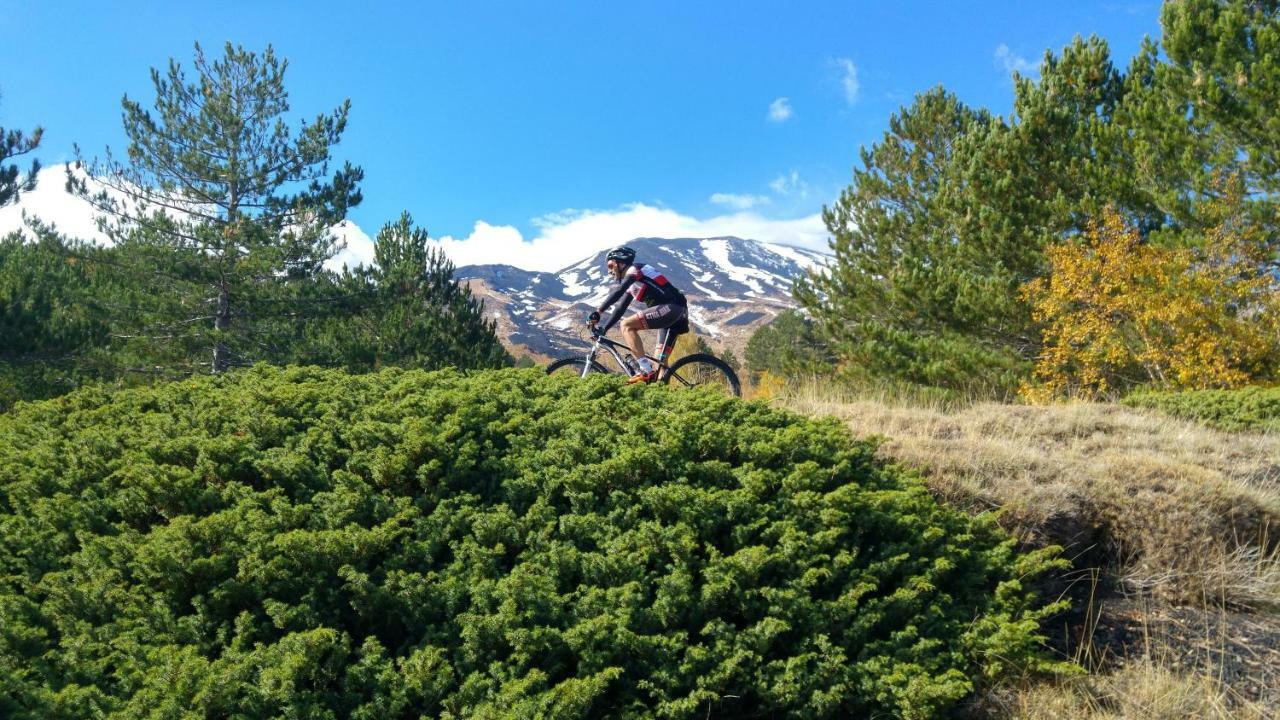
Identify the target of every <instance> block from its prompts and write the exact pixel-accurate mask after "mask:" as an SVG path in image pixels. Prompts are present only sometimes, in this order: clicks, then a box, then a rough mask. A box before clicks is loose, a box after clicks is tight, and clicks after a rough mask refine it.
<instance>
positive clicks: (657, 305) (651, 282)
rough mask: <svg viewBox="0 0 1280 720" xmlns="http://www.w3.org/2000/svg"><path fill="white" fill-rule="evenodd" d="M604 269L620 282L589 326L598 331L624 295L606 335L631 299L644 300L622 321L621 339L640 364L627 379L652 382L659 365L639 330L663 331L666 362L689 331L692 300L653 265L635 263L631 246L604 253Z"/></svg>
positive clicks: (661, 339) (660, 353)
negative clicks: (642, 306)
mask: <svg viewBox="0 0 1280 720" xmlns="http://www.w3.org/2000/svg"><path fill="white" fill-rule="evenodd" d="M605 268H606V269H607V270H608V271H609V274H610V275H612V276H613V279H614V280H616V281H617V282H618V286H617V287H616V288H614V290H613V292H611V293H609V297H608V298H606V299H605V301H604V304H603V305H601V306H600V307H599V308H598V309H596V310H594V311H592V313H591V314H590V315H588V316H587V325H588V326H590V327H591V329H592V330H595V328H596V325H597V324H598V323H599V322H600V315H601V314H602V313H605V312H607V311H608V310H609V306H611V305H613V304H614V303H615V302H617V301H618V300H619V299H620V298H622V304H621V305H619V306H618V309H617V311H615V312H614V313H613V314H612V315H610V316H609V322H608V323H606V324H605V326H604V329H603V330H601V331H600V334H601V335H603V334H605V333H607V332H609V328H612V327H613V326H614V325H615V324H617V322H618V319H619V318H621V317H622V316H623V314H624V313H625V312H626V311H627V306H628V305H630V304H631V301H632V299H635V300H638V301H640V302H642V303H644V304H645V306H646V307H645V309H644V310H642V311H641V312H638V313H636V314H634V315H632V316H631V317H629V318H627V319H626V320H623V321H622V338H623V339H624V340H625V341H626V343H627V347H629V348H631V353H632V354H633V355H635V357H636V361H637V362H638V363H639V367H638V368H636V369H635V370H633V372H634V374H633V375H632V376H631V379H630V380H628V381H627V382H628V383H638V382H652V381H654V380H655V379H657V377H658V367H657V366H655V365H654V364H653V361H652V360H650V359H649V358H648V357H646V356H645V354H644V341H643V340H641V338H640V331H641V330H659V329H660V330H662V333H661V334H660V335H659V337H658V350H657V353H658V362H659V363H666V361H667V358H668V357H670V356H671V351H672V350H673V349H674V348H675V345H676V338H677V337H679V336H680V335H683V334H684V333H687V332H689V303H688V301H687V300H685V297H684V293H682V292H680V291H679V290H678V289H676V286H675V285H672V284H671V281H670V280H668V279H667V278H666V276H664V275H663V274H662V273H661V272H659V271H658V270H657V269H655V268H654V267H653V266H651V265H645V264H644V263H638V262H636V251H635V250H632V249H631V248H629V247H625V246H624V247H616V248H614V249H612V250H610V251H609V253H608V254H607V255H605ZM624 295H625V296H626V297H625V298H623V296H624Z"/></svg>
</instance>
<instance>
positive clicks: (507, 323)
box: [456, 237, 827, 358]
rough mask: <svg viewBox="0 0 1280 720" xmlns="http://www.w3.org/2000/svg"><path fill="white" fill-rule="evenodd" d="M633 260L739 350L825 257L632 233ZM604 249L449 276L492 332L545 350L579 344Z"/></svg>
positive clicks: (604, 287)
mask: <svg viewBox="0 0 1280 720" xmlns="http://www.w3.org/2000/svg"><path fill="white" fill-rule="evenodd" d="M628 245H629V246H631V247H632V248H634V249H635V250H636V259H637V262H642V263H647V264H651V265H655V266H657V267H659V268H660V269H661V270H662V271H663V273H664V274H665V275H666V276H667V277H668V278H670V280H671V282H672V283H674V284H675V286H676V287H678V288H680V289H681V291H682V292H684V294H685V296H686V297H687V298H688V299H689V315H690V320H691V322H692V324H693V327H694V331H695V332H696V333H698V334H699V335H701V336H703V337H705V338H706V339H707V340H708V341H709V342H710V343H711V344H712V346H713V347H716V348H717V349H722V348H726V347H727V348H730V349H732V350H733V351H734V352H735V353H736V354H738V355H739V357H741V353H742V350H743V348H744V347H745V346H746V342H747V340H748V339H750V337H751V334H752V333H753V332H755V330H756V329H757V328H758V327H760V326H761V325H763V324H765V323H767V322H769V321H770V320H772V319H773V318H774V317H775V316H776V315H777V314H778V313H779V312H782V311H783V310H785V309H787V308H791V307H794V306H795V302H794V301H793V300H792V299H791V286H792V284H793V283H794V282H795V279H796V278H798V277H801V276H802V275H804V273H805V272H806V271H807V270H809V269H812V268H815V267H818V266H819V265H821V264H822V263H824V262H825V261H826V260H827V256H826V255H824V254H822V253H817V252H813V251H811V250H804V249H800V248H794V247H789V246H786V245H779V244H777V243H762V242H758V241H755V240H744V239H741V238H735V237H717V238H675V239H668V238H637V239H635V240H632V241H631V242H629V243H628ZM604 264H605V251H601V252H598V253H595V254H593V255H590V256H588V257H585V258H583V259H582V260H581V261H579V262H577V263H575V264H573V265H571V266H569V267H566V268H564V269H562V270H560V271H558V272H554V273H547V272H534V271H527V270H521V269H519V268H515V267H511V266H509V265H469V266H465V267H462V268H459V269H458V271H457V273H456V277H457V278H458V279H459V280H462V281H465V282H467V283H468V284H469V285H470V286H471V288H472V291H473V292H475V293H476V294H477V295H478V296H479V297H481V298H483V299H484V300H485V302H486V305H487V310H488V312H489V313H490V315H491V316H492V317H493V318H494V319H495V320H497V322H498V329H499V335H500V336H501V337H502V338H503V340H504V342H506V344H507V346H508V347H509V348H510V349H511V350H512V351H513V352H515V353H516V354H532V355H536V356H539V357H544V358H545V357H552V356H562V355H565V354H571V353H573V352H576V351H578V350H579V349H581V348H584V347H585V345H586V340H585V338H586V337H587V336H586V333H585V329H584V319H585V318H586V316H587V314H588V313H590V312H591V310H592V309H594V308H595V307H597V306H599V304H600V303H601V302H603V301H604V299H605V298H606V297H607V296H608V294H609V292H610V290H611V289H612V287H613V283H612V280H611V279H610V278H608V277H607V273H606V272H605V268H604Z"/></svg>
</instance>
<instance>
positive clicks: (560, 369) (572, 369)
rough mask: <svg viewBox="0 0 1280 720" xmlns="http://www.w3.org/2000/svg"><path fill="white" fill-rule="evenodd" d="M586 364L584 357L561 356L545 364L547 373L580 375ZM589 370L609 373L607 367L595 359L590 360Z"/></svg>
mask: <svg viewBox="0 0 1280 720" xmlns="http://www.w3.org/2000/svg"><path fill="white" fill-rule="evenodd" d="M586 364H587V361H586V359H585V358H580V357H574V358H563V359H561V360H557V361H555V362H553V363H551V364H550V365H548V366H547V374H548V375H576V376H578V377H582V368H583V367H584V366H585V365H586ZM591 372H593V373H604V374H606V375H608V374H610V371H609V368H607V367H605V366H603V365H601V364H600V363H598V362H596V361H595V360H592V361H591Z"/></svg>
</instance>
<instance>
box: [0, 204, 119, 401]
mask: <svg viewBox="0 0 1280 720" xmlns="http://www.w3.org/2000/svg"><path fill="white" fill-rule="evenodd" d="M33 231H34V232H35V233H36V238H37V239H36V241H35V242H27V241H25V240H24V238H23V236H22V234H21V233H13V234H11V235H9V236H7V237H5V238H2V239H0V411H3V410H6V409H8V408H9V407H10V406H11V405H12V404H13V403H14V402H15V401H17V400H24V399H35V398H42V397H51V396H53V395H59V394H61V393H64V392H67V391H69V390H71V389H73V388H75V387H76V386H77V385H79V384H80V383H81V382H84V381H85V380H89V379H93V378H95V377H99V376H100V375H101V374H102V369H101V368H100V367H99V366H98V365H99V361H100V358H96V357H89V356H87V355H86V352H87V351H88V350H89V349H90V348H93V347H99V346H104V345H106V344H107V337H106V336H107V332H108V329H107V326H106V324H105V323H104V322H103V318H104V314H105V313H104V311H103V308H102V307H101V303H102V299H101V298H102V296H103V295H105V294H107V293H104V292H102V290H103V288H104V287H105V283H104V282H103V281H102V274H101V266H100V261H101V259H102V258H103V257H104V256H106V255H109V251H106V250H101V249H98V248H92V247H77V248H75V251H74V252H75V253H76V254H73V248H72V247H71V246H70V245H68V244H67V243H66V241H64V240H63V239H62V237H61V236H59V235H58V234H57V233H54V232H52V231H51V230H49V229H48V228H45V227H43V226H41V225H39V224H38V223H36V224H34V225H33Z"/></svg>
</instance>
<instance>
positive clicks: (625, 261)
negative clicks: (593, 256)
mask: <svg viewBox="0 0 1280 720" xmlns="http://www.w3.org/2000/svg"><path fill="white" fill-rule="evenodd" d="M604 259H605V261H606V262H607V261H609V260H614V261H616V262H617V263H618V264H620V265H630V264H631V263H633V262H635V259H636V251H635V250H632V249H631V248H629V247H627V246H625V245H622V246H620V247H616V248H614V249H612V250H610V251H609V254H608V255H605V256H604Z"/></svg>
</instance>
